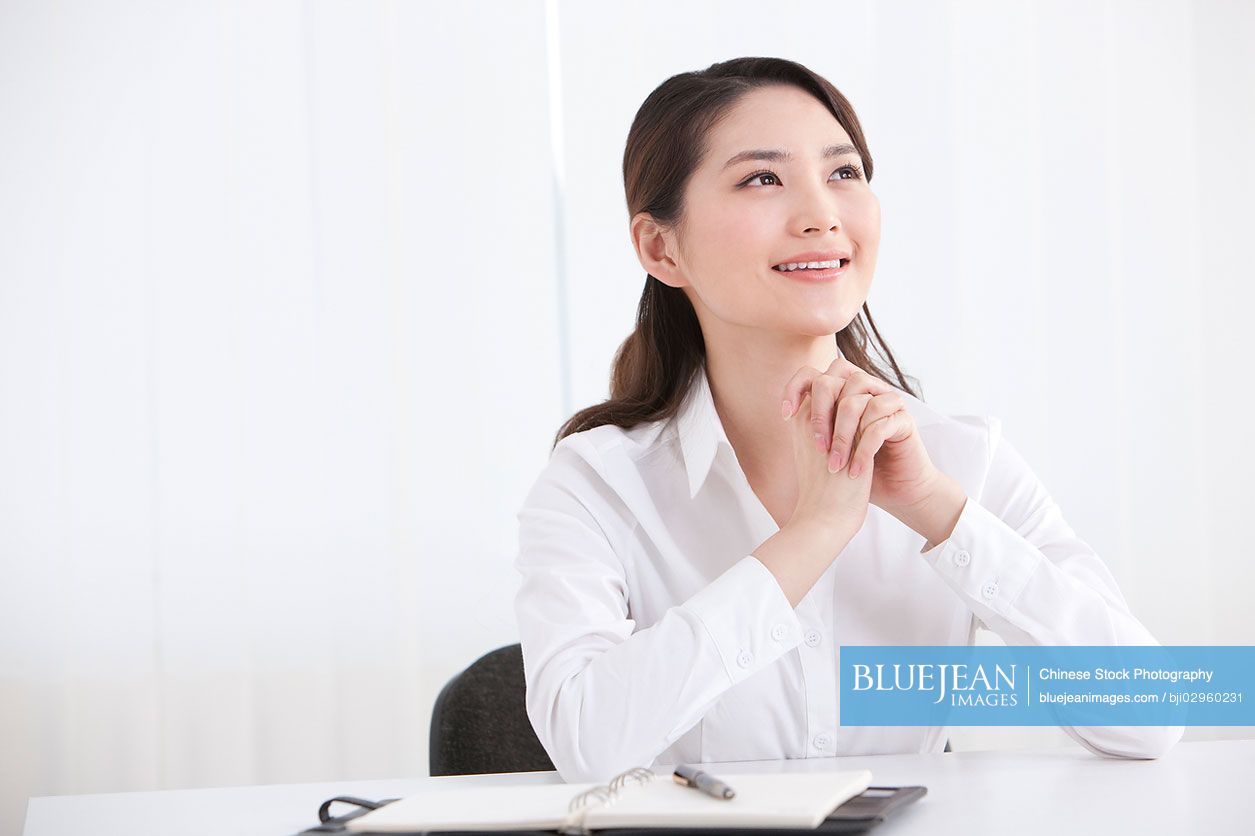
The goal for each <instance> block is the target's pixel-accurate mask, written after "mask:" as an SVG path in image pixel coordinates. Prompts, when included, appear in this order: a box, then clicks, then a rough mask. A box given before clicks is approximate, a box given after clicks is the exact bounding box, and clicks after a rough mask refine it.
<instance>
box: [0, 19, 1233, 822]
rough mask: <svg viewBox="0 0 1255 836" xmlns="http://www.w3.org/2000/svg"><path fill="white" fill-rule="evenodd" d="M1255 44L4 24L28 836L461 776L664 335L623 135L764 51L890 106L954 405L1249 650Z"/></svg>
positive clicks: (885, 148)
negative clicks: (544, 556) (437, 731)
mask: <svg viewBox="0 0 1255 836" xmlns="http://www.w3.org/2000/svg"><path fill="white" fill-rule="evenodd" d="M1252 42H1255V7H1253V6H1252V5H1250V4H1249V3H1245V2H1240V1H1239V0H1230V2H1220V0H1213V1H1212V2H1185V0H1177V2H1166V1H1165V2H1154V3H1146V2H1135V1H1134V0H1126V1H1125V2H1107V3H1092V2H1081V0H1075V1H1074V2H1065V3H1060V2H1007V1H1006V0H990V1H989V2H979V3H977V2H951V3H949V4H939V3H933V2H926V0H918V1H917V2H892V3H884V2H881V3H875V2H857V3H856V2H840V3H831V2H822V3H821V2H798V3H793V4H788V5H785V6H775V7H773V8H772V9H771V10H768V9H767V8H766V7H765V6H763V5H762V4H761V3H751V2H724V3H717V4H716V3H697V2H687V3H686V2H681V3H677V2H675V1H674V0H637V2H632V3H626V2H624V3H613V4H603V3H596V4H593V3H578V2H569V0H568V2H543V0H532V2H470V3H456V4H447V5H443V6H436V5H435V4H432V3H427V2H413V3H406V2H373V3H362V2H354V3H348V2H344V3H330V2H307V3H299V2H265V3H256V2H239V1H238V0H236V1H235V2H219V3H209V2H201V3H196V2H179V3H174V2H169V1H168V0H151V1H150V2H113V3H91V2H62V3H48V2H42V0H22V2H15V1H14V0H5V2H3V3H0V568H2V569H3V570H4V580H3V582H2V583H0V619H3V621H2V622H0V627H2V629H0V751H3V752H4V755H3V756H2V757H0V832H17V831H18V830H19V828H20V826H21V822H22V819H23V815H24V811H25V806H26V799H27V798H28V797H29V796H32V795H52V794H66V793H89V792H111V791H122V790H140V789H161V788H183V787H200V786H221V785H228V784H254V783H257V784H260V783H287V782H299V781H316V780H338V779H350V778H355V779H356V778H373V777H402V776H407V775H422V774H426V769H427V724H428V720H429V717H430V709H431V704H432V701H433V700H434V698H435V696H436V694H437V693H438V691H439V689H440V688H441V687H442V686H443V685H444V683H445V682H446V681H447V680H448V679H449V678H450V677H451V676H453V675H454V674H456V673H457V672H458V671H459V670H461V669H462V668H463V667H465V666H466V665H467V664H469V663H470V662H471V661H473V660H474V659H475V658H477V657H478V656H479V655H481V654H482V653H484V652H487V651H489V650H491V649H493V648H495V647H499V646H501V645H504V644H509V643H512V642H514V641H516V640H517V637H516V633H515V629H514V624H513V613H512V609H511V597H512V595H513V591H514V587H515V575H514V573H513V568H512V560H513V552H514V548H515V542H516V541H515V535H516V524H517V521H516V519H515V516H514V514H515V511H516V509H517V507H518V506H519V504H520V503H521V501H522V498H523V496H524V495H525V493H526V490H527V488H528V487H529V486H530V484H531V483H532V481H533V479H534V478H535V476H536V475H537V474H538V473H539V471H540V469H541V468H542V467H543V466H544V463H545V461H546V459H547V457H548V453H549V449H550V444H551V442H552V440H553V434H554V432H555V431H556V429H557V427H558V425H559V424H560V423H561V421H562V420H563V419H564V418H565V417H567V416H568V415H570V414H571V412H573V411H574V410H575V409H577V408H580V407H582V406H586V405H588V404H590V403H594V402H597V401H600V400H601V399H603V398H604V397H605V396H606V394H607V382H608V370H609V363H610V358H611V356H612V354H613V352H614V350H615V348H617V346H618V344H619V342H620V341H621V340H622V339H623V337H624V336H625V335H626V334H627V333H628V331H629V330H630V328H631V326H632V321H633V317H634V314H635V309H636V302H637V299H638V297H639V293H640V289H641V286H642V283H643V278H644V274H643V271H642V270H641V268H640V265H639V264H638V263H637V261H636V259H635V256H634V254H633V252H632V249H631V244H630V238H629V235H628V232H627V220H628V219H627V215H626V212H625V209H624V206H625V204H624V196H623V184H622V173H621V162H622V153H623V143H624V140H625V137H626V133H627V129H628V126H629V124H630V122H631V120H632V117H633V116H634V114H635V112H636V109H637V108H638V107H639V106H640V103H641V102H642V101H643V99H644V97H645V96H646V95H647V94H648V93H649V91H650V90H652V89H653V88H654V87H655V86H657V85H658V84H659V83H661V82H662V81H663V80H664V79H665V78H666V77H668V76H669V75H672V74H674V73H678V72H683V71H686V70H695V69H701V68H703V67H706V66H708V65H709V64H711V63H713V62H715V61H719V60H724V59H726V58H730V57H734V56H738V55H776V56H782V57H787V58H792V59H794V60H798V61H801V62H802V63H804V64H807V65H808V66H810V67H812V68H813V69H815V70H817V71H818V72H820V73H822V74H824V75H825V76H827V77H828V78H829V79H830V80H831V81H832V82H833V83H834V84H836V85H837V87H838V88H840V89H841V90H842V91H843V92H844V93H845V94H846V95H847V96H848V97H849V98H850V100H851V101H852V103H853V104H854V106H855V108H856V109H857V110H858V112H859V114H860V117H861V118H862V120H863V125H864V128H865V130H866V133H867V136H868V140H869V142H870V144H871V148H872V152H873V154H874V157H875V161H876V172H875V177H874V179H873V182H872V188H873V189H874V190H875V191H876V192H877V194H878V195H879V197H880V200H881V205H882V213H883V236H882V244H881V254H880V258H879V264H878V270H877V276H876V279H875V282H874V283H873V287H872V292H871V297H870V300H869V304H870V307H871V309H872V311H873V314H874V315H875V317H876V321H877V325H878V327H879V328H880V331H881V333H882V334H883V335H884V336H885V338H886V339H887V340H888V341H889V343H890V345H891V347H892V348H893V350H894V353H895V355H896V357H897V359H898V360H899V362H900V363H901V364H902V365H903V367H904V369H905V371H906V372H907V373H908V374H911V375H913V376H915V377H917V378H918V379H919V380H920V381H921V383H922V385H923V388H924V395H925V399H926V400H927V401H928V402H929V403H931V404H933V405H935V406H937V407H939V408H941V409H942V410H943V411H947V412H951V413H968V412H975V413H992V414H997V415H999V416H1000V417H1001V418H1002V419H1003V421H1004V427H1005V431H1006V434H1007V436H1008V437H1009V438H1011V439H1012V440H1013V441H1014V442H1015V443H1016V445H1017V447H1019V448H1020V449H1021V450H1022V452H1023V453H1024V454H1025V456H1026V458H1028V460H1029V461H1030V463H1032V464H1033V465H1034V466H1035V467H1036V469H1037V470H1038V473H1039V475H1040V476H1041V477H1042V479H1043V480H1044V481H1045V483H1046V484H1047V486H1048V487H1049V488H1050V489H1051V491H1052V493H1053V494H1054V495H1055V497H1056V499H1057V500H1058V501H1059V502H1060V504H1061V506H1062V508H1063V510H1064V513H1065V515H1066V517H1067V518H1068V519H1069V521H1070V522H1071V523H1072V525H1073V527H1074V528H1075V529H1076V530H1077V532H1078V533H1079V534H1080V535H1081V536H1082V537H1084V538H1085V539H1087V540H1088V541H1089V542H1090V543H1091V544H1092V545H1094V547H1095V548H1096V549H1097V550H1098V552H1099V553H1100V554H1101V555H1102V556H1103V557H1104V558H1105V559H1106V560H1107V562H1108V563H1109V565H1110V566H1111V567H1112V570H1113V572H1114V573H1115V576H1116V578H1117V580H1118V581H1119V583H1120V584H1121V587H1122V589H1123V590H1124V592H1125V594H1126V596H1127V597H1128V599H1129V601H1130V604H1131V606H1132V607H1133V609H1134V612H1135V613H1136V614H1137V615H1139V616H1140V617H1141V618H1142V619H1143V621H1144V622H1145V623H1146V624H1147V625H1148V626H1149V627H1150V628H1151V630H1152V631H1153V632H1154V633H1155V634H1156V635H1157V636H1158V637H1159V638H1160V640H1161V641H1163V642H1164V643H1167V644H1255V620H1253V619H1252V617H1251V615H1250V614H1249V613H1250V608H1249V606H1246V601H1247V598H1248V596H1249V594H1250V590H1251V589H1252V588H1253V582H1255V561H1252V560H1251V559H1250V556H1249V554H1248V550H1247V549H1246V548H1245V546H1246V542H1247V540H1248V537H1249V535H1248V532H1247V530H1246V525H1245V523H1246V521H1247V519H1248V518H1249V513H1248V511H1247V505H1248V503H1249V501H1250V499H1251V495H1252V492H1251V490H1250V488H1249V485H1248V474H1249V473H1251V472H1253V471H1255V442H1253V441H1252V440H1251V437H1250V435H1249V433H1248V432H1247V431H1246V426H1245V424H1246V420H1245V419H1246V414H1247V412H1248V411H1249V407H1250V406H1251V397H1250V395H1249V394H1248V389H1247V385H1248V381H1249V380H1250V378H1251V375H1250V372H1249V366H1250V363H1251V361H1252V360H1253V359H1255V333H1253V329H1251V328H1250V327H1249V325H1248V319H1249V313H1248V311H1249V309H1250V306H1251V303H1252V301H1253V299H1255V294H1253V293H1252V290H1251V287H1252V279H1253V278H1255V275H1253V274H1255V270H1252V267H1251V264H1252V260H1251V257H1250V255H1249V253H1248V252H1247V250H1248V241H1249V229H1250V228H1251V222H1252V220H1255V218H1253V217H1252V215H1253V213H1252V210H1251V208H1250V206H1251V203H1250V199H1249V195H1250V194H1251V193H1252V191H1255V162H1253V161H1252V159H1251V157H1250V155H1249V149H1250V148H1251V147H1253V146H1255V141H1253V140H1255V98H1253V97H1252V96H1251V94H1250V91H1251V90H1252V89H1255V64H1252V62H1251V61H1250V59H1249V58H1247V57H1246V55H1247V54H1248V52H1249V50H1248V49H1247V47H1248V45H1249V44H1250V43H1252ZM986 640H989V638H988V637H986ZM1250 733H1251V729H1250V728H1249V727H1247V728H1228V729H1190V730H1188V731H1187V735H1186V737H1187V739H1198V738H1201V737H1209V736H1217V737H1218V736H1250ZM1035 742H1042V743H1049V744H1051V745H1053V744H1056V743H1058V744H1060V745H1069V744H1068V741H1067V739H1066V737H1064V735H1063V734H1062V732H1059V731H1058V730H1057V729H1051V728H1025V729H994V728H991V729H975V728H973V729H960V730H958V731H957V732H956V736H955V747H956V748H959V749H962V748H976V747H983V746H1013V745H1025V744H1028V743H1035Z"/></svg>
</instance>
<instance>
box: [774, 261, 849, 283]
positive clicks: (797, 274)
mask: <svg viewBox="0 0 1255 836" xmlns="http://www.w3.org/2000/svg"><path fill="white" fill-rule="evenodd" d="M840 261H841V264H840V265H839V266H837V267H817V268H810V267H796V268H794V269H792V270H785V269H783V268H784V267H785V266H786V265H783V264H778V265H776V266H775V267H772V268H771V269H772V270H774V271H775V272H777V273H783V274H784V275H786V276H788V277H789V278H791V279H799V280H801V281H808V282H825V281H831V280H833V279H836V278H839V277H841V276H843V275H845V271H846V269H847V268H848V267H849V266H850V259H848V258H843V259H841V260H840Z"/></svg>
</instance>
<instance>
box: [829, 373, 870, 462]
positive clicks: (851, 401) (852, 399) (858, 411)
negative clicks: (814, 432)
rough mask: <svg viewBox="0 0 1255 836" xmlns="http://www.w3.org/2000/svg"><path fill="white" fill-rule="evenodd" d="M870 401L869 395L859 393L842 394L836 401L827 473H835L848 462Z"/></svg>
mask: <svg viewBox="0 0 1255 836" xmlns="http://www.w3.org/2000/svg"><path fill="white" fill-rule="evenodd" d="M871 400H872V396H871V395H869V394H867V393H866V392H859V393H856V394H852V395H846V394H842V396H841V399H840V400H839V401H837V415H836V419H835V420H834V421H833V425H832V450H831V451H830V453H829V456H830V458H829V459H828V472H829V473H836V472H837V471H838V470H840V469H841V466H842V465H843V464H844V463H845V462H847V461H849V460H850V458H849V453H850V451H851V450H853V449H854V436H855V433H857V432H858V426H859V421H860V419H861V418H862V417H863V410H864V409H866V408H867V404H869V403H870V402H871ZM832 452H837V453H838V455H836V456H835V457H834V456H832Z"/></svg>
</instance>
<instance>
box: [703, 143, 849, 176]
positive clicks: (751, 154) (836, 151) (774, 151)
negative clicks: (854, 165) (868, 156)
mask: <svg viewBox="0 0 1255 836" xmlns="http://www.w3.org/2000/svg"><path fill="white" fill-rule="evenodd" d="M857 153H858V149H857V148H855V147H854V146H853V145H849V144H844V143H843V144H840V145H829V146H828V147H827V148H825V149H824V150H823V156H824V159H828V158H829V157H840V156H842V155H844V154H857ZM792 159H793V155H792V154H790V153H789V152H788V151H784V150H782V149H779V148H755V149H753V150H751V151H741V152H740V153H737V154H733V155H732V159H730V160H728V161H727V162H726V163H724V164H723V169H721V170H726V169H728V168H730V167H731V166H734V165H736V164H737V163H743V162H745V161H746V160H770V161H772V162H781V161H783V162H789V161H790V160H792Z"/></svg>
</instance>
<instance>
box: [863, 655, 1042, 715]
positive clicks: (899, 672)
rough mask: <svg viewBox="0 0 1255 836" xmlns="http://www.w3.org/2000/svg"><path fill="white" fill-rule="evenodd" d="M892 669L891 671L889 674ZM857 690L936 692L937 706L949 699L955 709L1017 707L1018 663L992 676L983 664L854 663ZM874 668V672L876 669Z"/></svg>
mask: <svg viewBox="0 0 1255 836" xmlns="http://www.w3.org/2000/svg"><path fill="white" fill-rule="evenodd" d="M886 667H889V668H891V670H889V671H886V670H885V668H886ZM852 668H853V670H854V690H855V691H867V690H874V691H921V692H927V693H936V695H937V698H936V699H935V700H933V704H934V705H936V704H937V703H940V702H942V701H944V700H945V699H947V697H948V698H949V700H950V705H952V706H1015V705H1018V697H1017V695H1016V693H1015V673H1016V664H1015V663H1014V662H1012V663H1011V664H1010V665H1008V666H1006V667H1004V666H1002V665H997V664H995V665H993V674H992V676H991V675H990V673H989V672H988V671H986V669H985V666H984V665H982V664H976V665H966V664H949V663H946V662H942V663H941V664H927V663H910V664H905V665H903V664H901V663H896V662H895V663H893V664H891V665H888V666H886V665H885V664H884V663H881V662H877V663H876V664H875V665H867V664H854V665H853V666H852ZM873 668H874V670H873Z"/></svg>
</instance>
